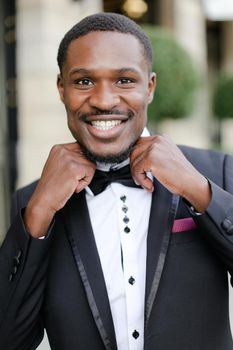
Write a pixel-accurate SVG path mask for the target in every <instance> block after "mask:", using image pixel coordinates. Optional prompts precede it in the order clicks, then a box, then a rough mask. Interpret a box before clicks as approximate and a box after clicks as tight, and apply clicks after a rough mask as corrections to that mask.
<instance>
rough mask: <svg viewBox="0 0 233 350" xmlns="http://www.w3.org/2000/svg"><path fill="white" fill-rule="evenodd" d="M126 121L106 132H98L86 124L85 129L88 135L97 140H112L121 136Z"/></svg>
mask: <svg viewBox="0 0 233 350" xmlns="http://www.w3.org/2000/svg"><path fill="white" fill-rule="evenodd" d="M125 124H126V121H124V122H121V123H120V124H118V125H116V126H114V127H113V128H111V129H108V130H100V129H97V128H95V127H94V126H93V125H92V124H87V129H88V131H89V133H90V134H91V135H92V136H94V137H96V138H99V139H106V140H107V139H112V138H115V137H117V136H119V135H120V134H121V132H122V131H123V130H124V128H125Z"/></svg>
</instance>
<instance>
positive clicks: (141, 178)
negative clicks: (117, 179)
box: [133, 172, 154, 192]
mask: <svg viewBox="0 0 233 350" xmlns="http://www.w3.org/2000/svg"><path fill="white" fill-rule="evenodd" d="M133 178H134V181H135V182H136V183H137V184H138V185H140V186H142V187H143V188H144V189H145V190H147V191H149V192H153V191H154V184H153V181H152V180H151V179H149V177H148V176H147V174H146V172H142V173H137V175H135V176H134V175H133Z"/></svg>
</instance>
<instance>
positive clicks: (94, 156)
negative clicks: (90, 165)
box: [81, 142, 135, 164]
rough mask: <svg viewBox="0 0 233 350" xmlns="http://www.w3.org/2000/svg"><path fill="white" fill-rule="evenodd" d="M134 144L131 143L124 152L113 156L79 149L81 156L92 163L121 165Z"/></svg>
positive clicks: (83, 148) (84, 148)
mask: <svg viewBox="0 0 233 350" xmlns="http://www.w3.org/2000/svg"><path fill="white" fill-rule="evenodd" d="M134 143H135V142H134ZM134 143H132V144H131V145H130V146H129V147H128V148H127V149H126V150H123V151H122V152H119V153H115V154H111V153H109V154H104V155H103V154H98V153H95V152H92V151H90V150H88V149H87V148H86V147H84V146H81V148H82V152H83V154H84V155H85V156H86V157H87V159H89V160H90V161H92V162H94V163H96V162H99V163H105V164H106V163H110V164H113V163H114V164H116V163H121V162H123V161H124V160H126V159H127V158H129V156H130V153H131V150H132V148H133V146H134ZM106 147H107V146H106Z"/></svg>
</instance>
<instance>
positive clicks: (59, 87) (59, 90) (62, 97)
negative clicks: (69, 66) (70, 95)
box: [57, 74, 64, 103]
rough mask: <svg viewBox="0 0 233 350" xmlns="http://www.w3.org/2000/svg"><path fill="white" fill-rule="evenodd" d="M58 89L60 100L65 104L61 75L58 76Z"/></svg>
mask: <svg viewBox="0 0 233 350" xmlns="http://www.w3.org/2000/svg"><path fill="white" fill-rule="evenodd" d="M57 88H58V92H59V95H60V100H61V101H62V102H63V103H64V83H63V78H62V76H61V74H58V75H57Z"/></svg>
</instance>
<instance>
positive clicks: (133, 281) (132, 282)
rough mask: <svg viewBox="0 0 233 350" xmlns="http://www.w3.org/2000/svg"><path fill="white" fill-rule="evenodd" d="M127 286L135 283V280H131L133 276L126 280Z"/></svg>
mask: <svg viewBox="0 0 233 350" xmlns="http://www.w3.org/2000/svg"><path fill="white" fill-rule="evenodd" d="M128 282H129V284H131V285H133V284H134V283H135V279H134V278H133V276H131V277H130V278H129V280H128Z"/></svg>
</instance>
